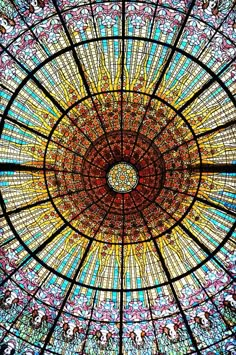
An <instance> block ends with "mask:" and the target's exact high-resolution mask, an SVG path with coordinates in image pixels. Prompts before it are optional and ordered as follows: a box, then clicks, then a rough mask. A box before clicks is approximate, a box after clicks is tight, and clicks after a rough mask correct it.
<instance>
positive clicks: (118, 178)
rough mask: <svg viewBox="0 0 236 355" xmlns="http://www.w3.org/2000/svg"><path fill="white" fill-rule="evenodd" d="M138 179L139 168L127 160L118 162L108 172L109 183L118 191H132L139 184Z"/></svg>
mask: <svg viewBox="0 0 236 355" xmlns="http://www.w3.org/2000/svg"><path fill="white" fill-rule="evenodd" d="M138 180H139V178H138V172H137V170H136V169H135V167H134V166H133V165H131V164H129V163H126V162H120V163H116V164H115V165H113V166H112V167H111V169H110V170H109V171H108V174H107V182H108V185H109V186H110V188H111V189H112V190H113V191H115V192H118V193H128V192H131V191H132V190H133V189H135V187H136V186H137V185H138Z"/></svg>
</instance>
